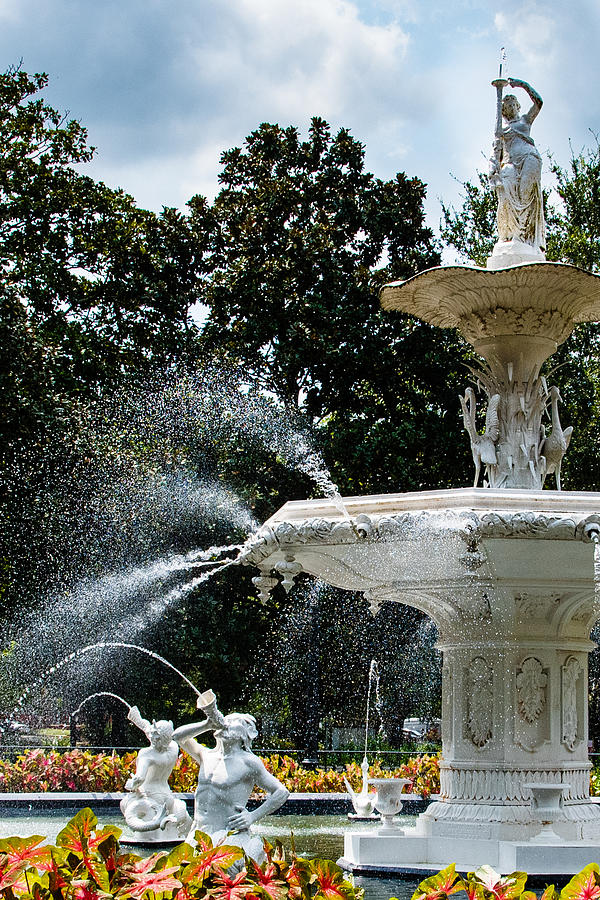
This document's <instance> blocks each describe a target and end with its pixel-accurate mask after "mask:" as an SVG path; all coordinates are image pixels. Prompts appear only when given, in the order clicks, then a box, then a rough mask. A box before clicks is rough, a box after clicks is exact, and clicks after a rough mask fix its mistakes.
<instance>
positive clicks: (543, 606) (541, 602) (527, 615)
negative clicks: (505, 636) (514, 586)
mask: <svg viewBox="0 0 600 900" xmlns="http://www.w3.org/2000/svg"><path fill="white" fill-rule="evenodd" d="M559 603H560V597H539V596H538V597H536V596H534V595H532V594H517V596H516V597H515V606H516V609H517V612H518V613H519V614H520V615H521V616H522V617H523V618H524V619H545V618H547V617H549V615H550V616H551V615H552V613H553V612H554V610H555V609H556V607H557V606H558V605H559Z"/></svg>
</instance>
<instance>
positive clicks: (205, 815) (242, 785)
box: [173, 690, 289, 863]
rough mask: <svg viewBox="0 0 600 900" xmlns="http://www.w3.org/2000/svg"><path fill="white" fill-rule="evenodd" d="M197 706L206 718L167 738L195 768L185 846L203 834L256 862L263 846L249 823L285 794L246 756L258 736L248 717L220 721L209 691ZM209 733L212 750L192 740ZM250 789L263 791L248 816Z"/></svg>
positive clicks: (255, 758) (236, 715) (274, 807)
mask: <svg viewBox="0 0 600 900" xmlns="http://www.w3.org/2000/svg"><path fill="white" fill-rule="evenodd" d="M197 705H198V709H200V710H201V711H202V712H203V713H204V715H205V717H206V718H204V719H203V720H202V721H201V722H192V723H190V724H189V725H181V726H180V727H179V728H176V729H175V731H174V733H173V738H174V740H175V741H177V743H178V744H179V746H180V747H181V748H182V749H183V750H185V751H186V753H189V755H190V756H191V757H192V758H193V759H195V760H196V762H197V763H198V765H199V767H200V768H199V772H198V786H197V787H196V793H195V798H194V820H193V822H192V826H191V828H190V830H189V833H188V836H187V838H186V842H187V843H189V844H192V845H194V843H195V840H194V835H195V832H196V831H203V832H205V833H206V834H209V835H210V837H211V838H212V840H213V842H214V843H217V842H218V841H222V840H225V842H226V843H227V844H230V845H234V846H237V847H241V848H242V849H243V851H244V853H245V854H246V855H247V856H249V857H251V858H252V859H254V860H256V861H257V862H259V863H260V862H262V861H263V860H264V859H265V855H264V850H263V844H262V840H261V838H260V837H259V836H258V835H255V834H253V833H252V824H253V823H254V822H257V821H258V820H259V819H262V818H263V816H266V815H269V813H273V812H275V810H277V809H279V807H280V806H282V804H283V803H285V801H286V800H287V797H288V793H289V792H288V790H287V788H285V787H284V786H283V784H281V782H280V781H278V780H277V778H275V777H274V776H273V775H271V773H270V772H268V771H267V770H266V768H265V766H264V764H263V762H262V761H261V760H260V759H259V758H258V756H255V755H254V753H252V749H251V748H252V741H253V739H254V738H255V737H256V735H257V733H258V732H257V730H256V720H255V719H254V717H253V716H250V715H245V714H243V713H230V714H229V715H227V716H224V715H223V714H222V713H221V712H220V711H219V710H218V709H217V705H216V698H215V695H214V693H213V691H210V690H209V691H205V692H204V693H203V694H201V695H200V697H199V698H198V704H197ZM209 731H212V733H213V736H214V738H215V741H216V746H215V747H212V748H211V747H205V746H204V745H203V744H200V743H199V742H198V741H197V740H196V738H197V737H198V736H199V735H201V734H205V733H207V732H209ZM255 785H256V786H257V787H259V788H260V789H262V790H263V791H264V792H265V794H266V798H265V800H264V801H263V802H262V803H261V804H260V805H259V806H258V807H257V808H256V809H254V810H253V811H252V812H250V811H249V810H248V809H246V804H247V802H248V799H249V797H250V794H251V793H252V791H253V790H254V786H255ZM232 832H233V833H232Z"/></svg>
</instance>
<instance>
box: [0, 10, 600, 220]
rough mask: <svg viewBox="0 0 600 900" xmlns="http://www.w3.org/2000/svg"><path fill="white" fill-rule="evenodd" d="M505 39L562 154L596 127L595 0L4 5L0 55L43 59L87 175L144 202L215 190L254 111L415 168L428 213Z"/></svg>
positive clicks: (469, 172) (479, 116) (474, 121)
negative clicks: (73, 122) (77, 135)
mask: <svg viewBox="0 0 600 900" xmlns="http://www.w3.org/2000/svg"><path fill="white" fill-rule="evenodd" d="M502 45H505V46H506V49H507V54H508V61H507V65H508V70H509V73H510V74H513V75H515V76H517V77H520V78H524V79H525V80H527V81H529V82H530V83H531V84H532V85H533V86H534V87H535V88H536V89H537V90H538V91H539V92H540V93H541V95H542V97H543V98H544V101H545V103H544V109H543V110H542V113H541V115H540V116H539V118H538V120H537V121H536V123H535V126H534V137H535V140H536V143H537V145H538V147H539V148H540V150H541V151H542V153H544V152H545V151H546V150H551V151H552V153H553V154H554V156H555V157H556V158H557V159H558V160H559V161H560V162H561V163H563V164H564V163H566V162H567V161H568V159H569V141H571V142H572V145H573V147H574V148H575V149H576V150H577V149H580V148H581V147H582V146H583V145H585V144H588V145H589V144H590V143H591V142H592V141H593V137H592V135H591V134H590V129H591V130H592V131H594V132H600V63H599V60H598V56H599V53H600V51H599V47H600V3H599V2H598V0H570V2H569V3H567V2H565V0H561V2H558V0H548V2H545V3H538V2H529V0H523V2H521V3H517V2H513V0H508V2H505V3H503V4H502V5H500V4H498V3H491V2H485V0H458V2H451V0H447V2H442V0H421V2H418V0H397V2H396V0H293V2H292V0H0V57H1V62H2V67H3V68H6V66H8V65H10V64H11V63H12V64H14V63H16V62H18V61H19V59H21V58H22V59H23V67H24V68H25V69H26V70H27V71H32V72H33V71H46V72H48V73H49V75H50V77H51V85H50V88H49V90H48V92H47V96H48V99H49V100H50V101H51V102H52V103H53V104H54V105H56V106H58V107H59V108H60V109H66V110H69V111H70V115H71V116H72V117H74V118H78V119H79V120H80V121H82V122H83V123H84V124H85V125H86V126H87V127H88V129H89V134H90V141H91V143H93V144H94V145H96V146H97V148H98V155H97V158H96V160H95V161H94V163H93V164H92V166H91V167H90V168H89V169H88V171H90V173H91V174H92V175H94V177H96V178H101V179H103V180H104V181H106V182H107V183H108V184H110V185H112V186H121V187H123V188H124V189H125V190H127V191H128V192H129V193H131V194H133V196H134V197H135V198H136V200H137V201H138V203H139V204H140V205H141V206H146V207H149V208H152V209H160V207H161V206H162V205H169V206H180V207H182V206H184V204H185V201H186V200H187V199H189V197H191V196H192V195H193V194H194V193H198V192H199V193H204V194H208V195H209V196H212V195H214V193H215V191H216V189H217V173H218V171H219V154H220V152H221V151H222V150H224V149H226V148H229V147H232V146H236V145H239V144H241V143H242V141H243V139H244V137H245V136H246V135H247V134H248V133H249V132H250V131H251V130H253V129H254V128H255V127H257V125H258V124H259V123H260V122H264V121H271V122H274V121H275V122H279V123H280V124H282V125H288V124H293V125H297V126H298V127H299V128H300V129H301V130H302V131H305V130H306V127H307V125H308V122H309V120H310V117H311V116H313V115H320V116H323V117H324V118H325V119H327V120H328V121H329V122H330V123H331V125H332V126H333V127H334V128H337V127H339V126H342V125H343V126H346V127H349V128H350V129H351V131H352V133H353V134H354V135H355V137H357V138H359V139H360V140H361V141H362V142H363V143H364V144H365V145H366V149H367V166H368V167H369V169H370V170H371V171H373V172H374V173H375V174H376V175H378V176H380V177H382V178H389V177H392V176H393V175H394V174H395V172H397V171H400V170H402V171H406V172H407V173H408V174H409V175H418V176H419V177H420V178H422V179H423V180H424V181H425V182H426V183H427V184H428V186H429V188H428V193H429V196H428V200H427V211H428V216H429V221H430V223H431V224H432V225H435V224H436V223H437V222H438V220H439V218H440V207H439V198H440V197H441V198H443V199H445V200H446V201H451V202H456V201H457V199H458V196H459V185H458V184H457V182H456V181H455V179H454V178H453V176H456V178H458V179H462V180H465V179H468V178H472V177H473V176H474V175H475V172H476V170H477V168H478V167H479V168H482V167H485V158H484V154H487V153H488V152H489V148H490V144H491V136H492V130H493V124H494V115H495V99H494V90H493V88H492V87H491V86H490V81H491V79H492V78H493V77H494V76H495V75H496V73H497V67H498V57H499V49H500V47H501V46H502Z"/></svg>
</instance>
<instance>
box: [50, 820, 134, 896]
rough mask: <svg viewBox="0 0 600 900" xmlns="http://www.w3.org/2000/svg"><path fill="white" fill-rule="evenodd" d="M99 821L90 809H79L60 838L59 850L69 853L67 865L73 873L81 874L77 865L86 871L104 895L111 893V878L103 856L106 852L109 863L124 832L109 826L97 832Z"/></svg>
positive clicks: (57, 839)
mask: <svg viewBox="0 0 600 900" xmlns="http://www.w3.org/2000/svg"><path fill="white" fill-rule="evenodd" d="M97 824H98V819H97V818H96V816H95V815H94V813H93V812H92V810H91V809H89V808H88V807H86V808H85V809H80V810H79V812H78V813H77V815H76V816H74V817H73V818H72V819H71V821H70V822H69V823H68V824H67V825H66V826H65V828H63V830H62V831H61V832H59V834H58V835H57V838H56V843H57V846H58V847H59V848H61V849H63V850H66V851H67V857H66V861H67V863H68V865H69V866H70V867H71V869H72V870H73V871H75V872H76V871H77V870H78V864H77V862H78V861H80V862H81V864H82V865H83V866H84V867H85V868H86V870H87V872H88V875H89V877H90V878H91V879H92V881H93V882H94V883H95V884H96V885H97V887H99V888H100V889H101V890H102V891H108V890H109V887H110V876H109V873H108V869H107V867H106V864H105V861H104V859H103V856H102V850H103V849H104V850H106V851H107V858H109V859H110V856H111V849H112V850H114V846H115V844H116V840H117V838H118V837H119V835H120V834H121V830H120V829H119V828H117V827H116V826H113V825H108V826H107V827H106V828H102V829H100V830H98V831H96V830H95V829H96V826H97Z"/></svg>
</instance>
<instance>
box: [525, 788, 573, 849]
mask: <svg viewBox="0 0 600 900" xmlns="http://www.w3.org/2000/svg"><path fill="white" fill-rule="evenodd" d="M523 787H524V788H526V789H527V790H529V792H530V794H531V811H532V813H533V816H534V818H535V819H536V821H541V823H542V829H541V831H540V832H539V833H538V834H536V835H535V837H534V838H532V840H534V841H535V842H536V844H540V843H541V844H556V843H557V842H559V841H560V840H561V838H560V836H559V835H558V834H557V833H556V832H555V831H554V829H553V828H552V823H553V822H556V820H557V819H560V818H562V816H563V811H562V809H563V799H564V794H565V791H568V790H569V789H570V787H571V785H570V784H565V783H564V782H561V783H560V784H540V783H538V782H535V783H533V784H524V785H523Z"/></svg>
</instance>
